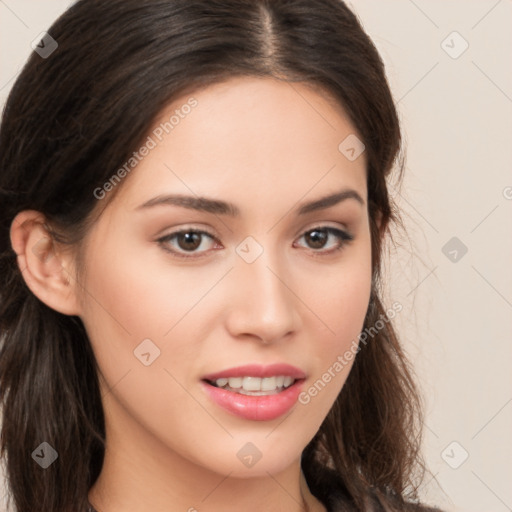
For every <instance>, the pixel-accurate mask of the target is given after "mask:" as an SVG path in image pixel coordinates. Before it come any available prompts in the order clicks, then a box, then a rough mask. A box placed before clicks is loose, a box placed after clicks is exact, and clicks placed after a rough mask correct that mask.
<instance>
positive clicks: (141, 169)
mask: <svg viewBox="0 0 512 512" xmlns="http://www.w3.org/2000/svg"><path fill="white" fill-rule="evenodd" d="M191 105H193V106H191ZM355 133H356V130H355V128H354V126H353V124H352V123H351V121H350V120H349V118H348V116H347V115H346V114H345V112H344V110H343V107H342V106H341V105H340V104H339V103H337V102H336V101H335V100H334V99H333V98H332V97H331V96H329V95H328V94H327V93H326V92H324V91H322V90H320V89H318V88H316V89H315V88H313V87H311V86H310V85H309V84H304V83H298V82H295V83H289V82H285V81H280V80H277V79H272V78H255V77H237V78H232V79H230V80H228V81H226V82H222V83H219V84H215V85H212V86H210V87H207V88H203V89H199V90H196V91H194V92H193V93H191V94H183V95H182V96H180V97H179V98H176V99H175V100H174V101H173V102H172V103H170V104H169V105H168V106H167V107H166V108H165V109H164V110H163V111H162V112H161V113H160V116H159V117H158V119H157V120H156V122H155V123H154V126H153V128H152V129H151V131H150V133H149V134H148V139H146V141H145V142H146V143H147V146H148V147H149V146H151V149H150V150H149V151H147V152H145V153H146V154H145V156H144V157H142V158H140V160H139V161H138V163H137V164H136V166H135V168H134V169H133V171H131V172H130V175H129V179H127V180H126V183H123V187H122V188H123V190H122V191H120V192H121V194H120V195H122V196H123V197H124V201H125V202H128V203H129V204H130V205H131V206H133V207H135V206H136V205H138V204H140V202H141V199H146V200H147V199H150V198H151V196H154V195H157V194H162V193H171V192H172V193H182V194H187V195H190V194H196V195H204V196H217V197H219V198H220V197H222V198H224V199H226V200H229V201H230V202H234V203H237V204H241V205H242V206H243V205H247V207H248V208H250V206H251V204H253V203H254V206H255V207H256V208H261V207H263V206H268V205H269V204H270V203H275V202H277V203H278V204H280V205H281V207H282V206H283V202H284V201H286V202H290V201H292V202H296V201H298V200H299V199H300V198H301V197H304V196H305V195H308V194H310V197H311V198H312V197H316V196H318V195H319V194H321V193H323V192H331V191H338V190H339V189H340V188H341V187H350V188H355V189H357V190H358V191H359V192H360V194H361V195H362V196H363V197H365V195H366V170H365V165H366V164H365V159H364V154H362V155H361V156H360V157H359V158H357V159H356V160H354V161H351V160H349V159H347V158H346V156H345V155H344V154H343V153H342V152H341V151H340V149H339V146H340V143H342V141H343V140H345V139H346V138H347V137H349V136H354V135H355ZM242 213H243V212H242Z"/></svg>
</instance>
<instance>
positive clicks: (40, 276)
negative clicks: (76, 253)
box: [10, 210, 79, 315]
mask: <svg viewBox="0 0 512 512" xmlns="http://www.w3.org/2000/svg"><path fill="white" fill-rule="evenodd" d="M10 236H11V245H12V248H13V250H14V252H15V253H16V255H17V260H18V266H19V268H20V271H21V273H22V275H23V279H24V280H25V283H26V284H27V286H28V287H29V289H30V290H31V291H32V293H33V294H34V295H35V296H36V297H38V298H39V300H41V301H42V302H44V303H45V304H46V305H47V306H49V307H50V308H52V309H55V310H56V311H58V312H60V313H63V314H65V315H78V314H79V308H78V300H77V296H76V291H77V289H76V282H75V280H74V279H73V277H72V274H71V272H72V269H73V261H72V256H71V254H70V251H66V253H64V252H62V251H61V252H59V251H58V246H57V244H56V243H55V242H54V240H53V239H52V237H51V235H50V233H49V231H48V229H47V224H46V219H45V217H44V215H43V214H41V213H40V212H37V211H34V210H25V211H22V212H20V213H19V214H18V215H16V217H15V218H14V220H13V222H12V224H11V230H10Z"/></svg>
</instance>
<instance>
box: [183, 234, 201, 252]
mask: <svg viewBox="0 0 512 512" xmlns="http://www.w3.org/2000/svg"><path fill="white" fill-rule="evenodd" d="M181 236H182V239H184V240H185V247H181V248H182V249H197V247H199V245H200V244H199V243H198V241H199V238H200V235H199V233H182V235H181ZM194 238H195V243H194ZM190 244H192V246H191V245H190ZM181 245H182V244H180V246H181Z"/></svg>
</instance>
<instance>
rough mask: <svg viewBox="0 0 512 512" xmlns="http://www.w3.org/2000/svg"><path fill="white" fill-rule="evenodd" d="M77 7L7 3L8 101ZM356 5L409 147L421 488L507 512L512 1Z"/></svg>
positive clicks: (404, 320)
mask: <svg viewBox="0 0 512 512" xmlns="http://www.w3.org/2000/svg"><path fill="white" fill-rule="evenodd" d="M69 4H70V2H69V1H65V0H0V105H2V106H3V104H4V102H5V100H6V98H7V94H8V92H9V89H10V87H11V86H12V83H13V81H14V79H15V77H16V75H17V73H18V72H19V70H20V68H21V66H22V65H23V63H24V61H25V59H26V58H27V57H28V55H29V54H30V52H31V51H32V50H31V47H30V43H31V41H33V40H34V39H35V38H36V37H37V36H38V35H39V34H40V33H41V32H42V31H44V30H45V29H47V28H48V27H49V26H50V25H51V23H52V22H53V20H54V19H55V18H56V17H57V16H58V15H59V14H60V13H61V12H62V11H63V10H64V9H65V8H66V7H67V6H68V5H69ZM350 5H352V7H353V8H354V10H355V11H356V12H357V13H358V15H359V16H360V18H361V20H362V22H363V24H364V26H365V28H366V30H367V31H368V32H369V34H370V35H371V36H372V38H373V40H374V41H375V43H376V45H377V47H378V49H379V50H380V52H381V54H382V55H383V58H384V60H385V62H386V65H387V69H388V76H389V79H390V82H391V85H392V89H393V91H394V96H395V98H396V101H397V102H398V108H399V110H400V115H401V119H402V122H403V128H404V131H405V138H406V143H407V171H406V175H405V181H404V183H403V186H402V187H401V188H400V189H398V190H396V189H394V192H393V197H394V198H395V199H396V200H397V202H398V203H399V204H400V206H401V207H402V208H403V212H404V220H405V221H406V226H407V230H408V234H409V238H404V237H403V236H401V237H400V236H398V235H399V234H397V240H396V241H397V246H395V247H392V246H390V253H389V257H388V259H387V267H386V268H387V269H388V271H389V273H388V282H389V286H388V297H389V304H391V303H392V302H393V301H395V300H398V301H400V302H401V303H402V305H403V306H404V309H403V311H402V312H401V313H399V315H398V316H397V317H396V322H397V326H398V328H399V332H400V333H401V335H402V339H403V342H404V345H405V347H406V349H407V351H408V352H409V354H410V356H411V358H412V360H413V362H414V366H415V368H416V371H417V373H418V376H419V381H420V385H421V388H422V389H423V392H424V397H425V403H426V419H425V441H424V453H425V457H426V460H427V462H428V465H429V468H430V470H431V472H432V474H431V475H430V476H427V477H426V479H425V482H424V485H423V487H422V494H423V496H424V497H425V499H426V500H427V501H429V502H431V503H437V504H438V505H441V506H442V507H443V508H444V509H445V510H446V511H447V512H459V511H464V512H482V511H485V512H506V511H510V510H512V486H511V485H510V483H511V481H512V478H511V477H512V462H511V461H512V442H511V439H512V436H511V435H510V433H511V432H512V428H511V427H512V386H511V381H512V377H511V372H510V367H511V361H512V357H511V356H512V344H511V339H512V321H511V318H512V315H511V313H512V271H511V268H512V266H511V265H510V261H511V260H510V257H511V255H512V237H511V234H512V229H511V228H512V216H511V211H512V175H511V172H510V170H511V168H512V166H511V163H512V152H511V146H512V116H511V113H512V68H511V66H510V62H511V61H512V60H511V57H512V55H511V54H512V30H511V26H510V20H511V19H512V2H511V0H470V1H469V0H464V1H463V0H458V1H455V0H429V1H427V0H414V1H413V0H380V1H378V0H353V1H352V2H350ZM454 31H456V32H457V34H453V32H454ZM443 41H444V42H443ZM466 45H468V47H467V49H466V50H465V51H464V52H463V53H462V50H464V48H465V47H466ZM453 237H456V238H457V239H456V240H455V241H452V242H451V244H455V245H450V244H449V245H448V246H446V247H445V244H447V243H448V242H449V241H450V240H451V239H452V238H453ZM461 244H464V245H465V246H466V247H467V253H465V254H462V252H463V251H462V250H461V247H462V245H461ZM443 248H444V249H443ZM445 253H446V255H445ZM453 260H454V261H453ZM507 432H508V434H506V433H507ZM27 450H29V451H30V447H27ZM27 456H28V452H27ZM466 456H467V459H466V460H464V457H466ZM2 489H3V488H2V487H1V485H0V490H2Z"/></svg>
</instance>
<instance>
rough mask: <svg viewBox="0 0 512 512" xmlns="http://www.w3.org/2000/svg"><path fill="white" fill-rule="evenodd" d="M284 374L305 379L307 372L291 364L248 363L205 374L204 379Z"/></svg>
mask: <svg viewBox="0 0 512 512" xmlns="http://www.w3.org/2000/svg"><path fill="white" fill-rule="evenodd" d="M280 375H283V376H285V377H292V378H294V379H296V380H298V379H305V378H306V374H305V373H304V372H303V371H302V370H299V368H296V367H295V366H291V365H289V364H281V363H278V364H271V365H268V366H263V365H257V364H248V365H245V366H237V367H236V368H229V369H227V370H223V371H221V372H218V373H211V374H209V375H205V376H204V377H203V380H210V381H213V380H217V379H223V378H225V379H228V378H229V377H246V376H247V377H274V376H280Z"/></svg>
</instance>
